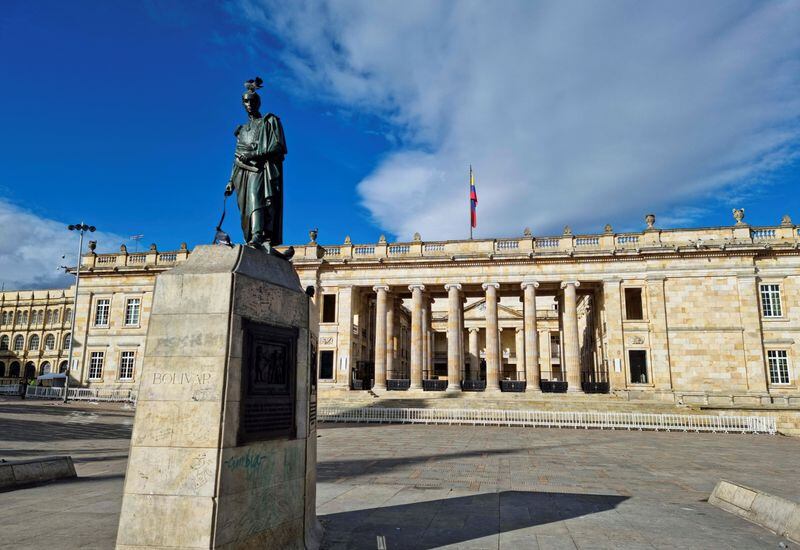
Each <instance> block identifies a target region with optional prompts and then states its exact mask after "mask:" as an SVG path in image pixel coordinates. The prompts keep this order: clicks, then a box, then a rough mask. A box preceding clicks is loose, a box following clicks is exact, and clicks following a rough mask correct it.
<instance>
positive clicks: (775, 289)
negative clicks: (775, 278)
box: [761, 283, 783, 317]
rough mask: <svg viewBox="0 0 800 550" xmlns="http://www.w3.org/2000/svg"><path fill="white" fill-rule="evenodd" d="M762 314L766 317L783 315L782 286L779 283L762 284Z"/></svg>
mask: <svg viewBox="0 0 800 550" xmlns="http://www.w3.org/2000/svg"><path fill="white" fill-rule="evenodd" d="M761 314H762V315H763V316H764V317H781V316H783V311H782V308H781V287H780V285H778V284H774V283H770V284H762V285H761Z"/></svg>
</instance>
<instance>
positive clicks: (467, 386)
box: [461, 380, 486, 391]
mask: <svg viewBox="0 0 800 550" xmlns="http://www.w3.org/2000/svg"><path fill="white" fill-rule="evenodd" d="M485 389H486V381H485V380H462V381H461V390H462V391H484V390H485Z"/></svg>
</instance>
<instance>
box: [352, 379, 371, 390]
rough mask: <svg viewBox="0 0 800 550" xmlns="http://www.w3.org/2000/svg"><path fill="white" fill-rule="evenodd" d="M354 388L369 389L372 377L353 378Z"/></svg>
mask: <svg viewBox="0 0 800 550" xmlns="http://www.w3.org/2000/svg"><path fill="white" fill-rule="evenodd" d="M353 389H354V390H370V389H372V379H369V380H353Z"/></svg>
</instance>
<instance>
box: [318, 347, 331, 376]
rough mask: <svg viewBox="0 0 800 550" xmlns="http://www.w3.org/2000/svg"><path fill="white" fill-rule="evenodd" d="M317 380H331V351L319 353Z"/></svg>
mask: <svg viewBox="0 0 800 550" xmlns="http://www.w3.org/2000/svg"><path fill="white" fill-rule="evenodd" d="M319 378H320V380H330V379H332V378H333V351H332V350H323V351H320V352H319Z"/></svg>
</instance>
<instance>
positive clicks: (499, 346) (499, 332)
mask: <svg viewBox="0 0 800 550" xmlns="http://www.w3.org/2000/svg"><path fill="white" fill-rule="evenodd" d="M499 301H500V300H498V302H499ZM498 315H499V313H498ZM499 323H500V321H499V319H498V325H499ZM504 351H505V350H504V349H503V327H501V326H498V327H497V377H498V378H499V379H502V378H503V366H504V365H503V364H504V363H505V361H504V359H505V357H504V353H503V352H504Z"/></svg>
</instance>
